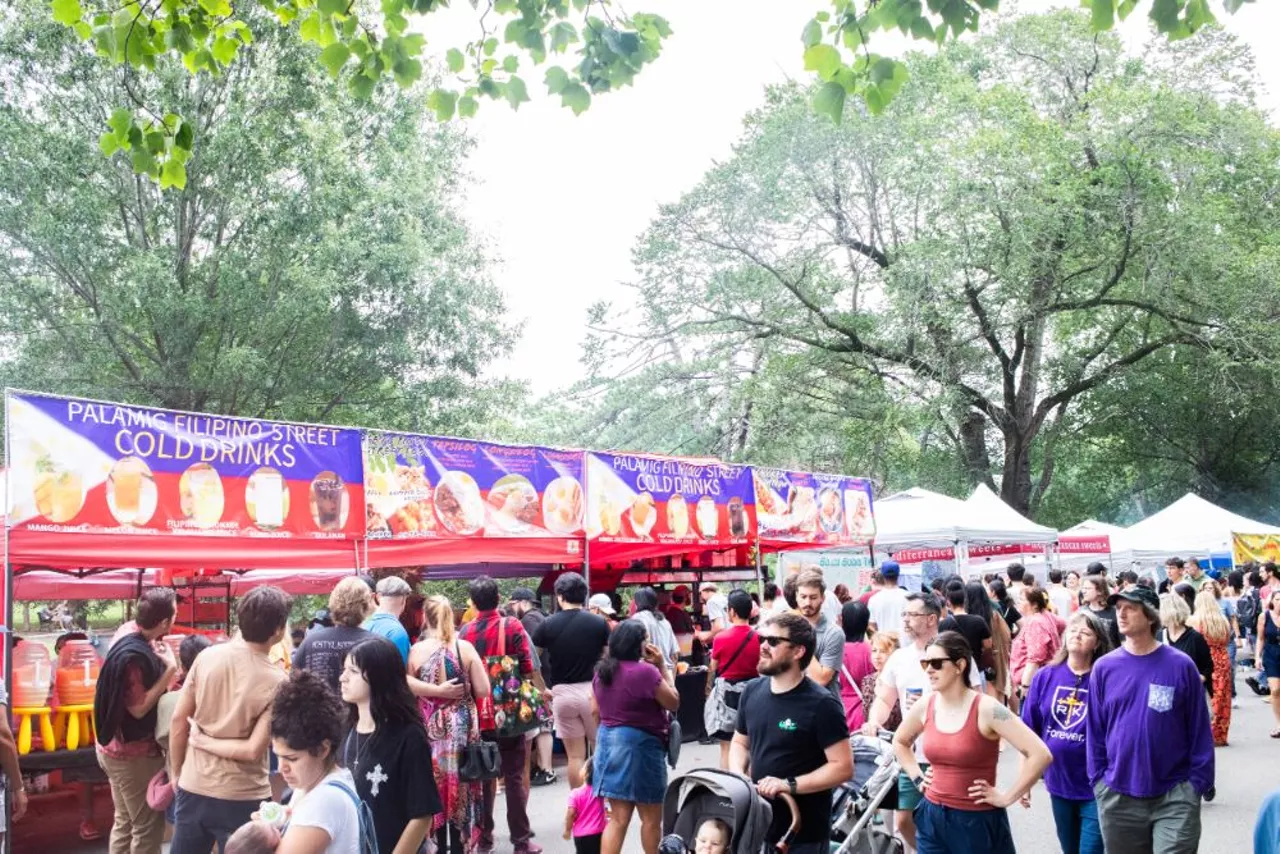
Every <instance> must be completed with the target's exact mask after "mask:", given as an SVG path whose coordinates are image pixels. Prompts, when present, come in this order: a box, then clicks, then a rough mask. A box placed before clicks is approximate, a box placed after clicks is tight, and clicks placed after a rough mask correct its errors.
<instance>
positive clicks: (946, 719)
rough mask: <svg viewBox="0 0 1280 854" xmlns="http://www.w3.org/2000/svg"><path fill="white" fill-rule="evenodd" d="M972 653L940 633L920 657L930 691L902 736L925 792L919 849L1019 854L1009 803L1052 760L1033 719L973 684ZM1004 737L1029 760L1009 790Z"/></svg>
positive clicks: (905, 756)
mask: <svg viewBox="0 0 1280 854" xmlns="http://www.w3.org/2000/svg"><path fill="white" fill-rule="evenodd" d="M972 658H973V653H972V652H971V651H970V650H969V644H968V642H966V641H965V639H964V636H963V635H961V634H959V633H958V632H943V633H942V634H940V635H938V637H937V638H936V639H935V640H934V641H933V643H932V644H930V645H929V647H928V648H927V649H926V650H925V653H924V657H923V658H922V659H921V660H920V666H921V667H923V668H924V669H925V671H926V672H927V673H928V674H929V692H928V693H927V694H926V695H925V698H924V702H920V703H916V704H915V705H914V706H913V707H912V708H911V711H910V712H908V713H907V715H906V718H905V719H904V720H903V722H902V726H900V727H898V732H897V735H896V736H894V740H893V746H894V750H895V751H896V752H897V756H898V761H899V762H900V763H901V764H902V770H903V773H904V774H906V775H907V777H909V778H910V779H911V780H912V781H913V782H914V783H915V784H916V786H918V787H919V788H920V790H921V791H922V792H923V793H924V800H923V801H921V802H920V806H918V807H917V808H916V812H915V821H916V851H917V852H918V854H977V852H984V854H1014V851H1015V848H1014V845H1013V835H1012V833H1011V832H1010V830H1009V817H1008V815H1006V813H1005V808H1006V807H1008V806H1009V805H1010V804H1013V803H1015V802H1017V800H1018V799H1019V798H1021V797H1022V796H1023V795H1024V794H1025V793H1027V792H1029V791H1030V790H1031V787H1032V786H1034V785H1035V783H1036V781H1037V780H1039V779H1040V776H1041V775H1042V774H1043V773H1044V769H1045V768H1047V767H1048V766H1049V763H1050V762H1051V761H1052V756H1051V755H1050V753H1049V748H1047V747H1045V744H1044V742H1042V741H1041V740H1040V739H1039V738H1038V737H1037V736H1036V734H1035V733H1033V732H1032V731H1031V730H1030V729H1028V728H1027V725H1026V724H1024V723H1023V722H1022V721H1021V720H1019V719H1018V718H1017V716H1015V715H1014V714H1012V713H1011V712H1010V711H1009V710H1008V709H1006V708H1005V707H1004V706H1002V705H1000V704H999V703H997V702H996V701H995V700H994V699H992V698H991V697H987V696H984V695H981V694H979V693H978V692H977V691H974V690H973V689H971V688H970V687H969V686H968V681H967V679H966V675H967V674H968V672H969V662H970V660H971V659H972ZM1001 738H1003V739H1005V740H1006V741H1008V742H1009V743H1010V744H1012V745H1013V746H1014V748H1016V749H1017V750H1018V752H1019V753H1021V754H1022V755H1023V757H1024V759H1023V762H1022V765H1021V768H1020V770H1019V773H1018V779H1017V780H1016V781H1015V782H1014V784H1013V786H1012V787H1010V788H1009V789H1006V790H1004V791H1001V790H1000V789H997V788H996V786H995V782H996V766H997V764H998V763H999V759H1000V739H1001ZM917 741H919V742H920V744H919V745H917V743H916V742H917Z"/></svg>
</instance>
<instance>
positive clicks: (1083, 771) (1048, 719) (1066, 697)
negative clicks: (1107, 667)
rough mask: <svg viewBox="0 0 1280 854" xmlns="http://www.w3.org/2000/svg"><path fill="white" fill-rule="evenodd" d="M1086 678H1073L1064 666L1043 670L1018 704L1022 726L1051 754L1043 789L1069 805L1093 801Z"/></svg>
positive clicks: (1038, 673) (1085, 676)
mask: <svg viewBox="0 0 1280 854" xmlns="http://www.w3.org/2000/svg"><path fill="white" fill-rule="evenodd" d="M1089 676H1090V674H1088V673H1086V674H1085V675H1084V676H1076V675H1075V674H1074V673H1072V672H1071V668H1070V667H1068V666H1067V665H1066V664H1065V663H1063V664H1054V665H1051V666H1049V667H1045V668H1043V669H1041V670H1039V671H1037V672H1036V675H1035V677H1034V678H1032V680H1031V691H1030V692H1029V693H1028V694H1027V698H1026V700H1024V701H1023V703H1022V721H1023V723H1025V724H1026V725H1027V726H1028V727H1030V728H1031V731H1032V732H1034V733H1035V734H1036V735H1038V736H1040V738H1041V740H1042V741H1044V743H1045V745H1047V746H1048V748H1049V752H1050V753H1052V754H1053V762H1052V763H1051V764H1050V765H1049V767H1048V768H1046V769H1045V772H1044V787H1045V788H1046V789H1048V790H1049V794H1051V795H1054V796H1056V797H1059V798H1066V799H1068V800H1072V801H1091V800H1093V787H1092V786H1090V785H1089V768H1088V751H1087V750H1086V749H1085V729H1086V727H1085V721H1086V720H1087V719H1088V717H1089V711H1090V709H1089V694H1090V690H1089Z"/></svg>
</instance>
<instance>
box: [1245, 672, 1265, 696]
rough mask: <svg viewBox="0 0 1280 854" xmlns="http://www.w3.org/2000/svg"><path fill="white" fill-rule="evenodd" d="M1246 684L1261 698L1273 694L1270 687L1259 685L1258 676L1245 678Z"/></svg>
mask: <svg viewBox="0 0 1280 854" xmlns="http://www.w3.org/2000/svg"><path fill="white" fill-rule="evenodd" d="M1244 684H1246V685H1248V686H1249V687H1250V688H1251V689H1253V693H1255V694H1257V695H1258V696H1259V697H1265V696H1267V695H1268V694H1270V693H1271V689H1270V688H1269V687H1267V686H1264V685H1259V684H1258V677H1257V676H1246V677H1245V678H1244Z"/></svg>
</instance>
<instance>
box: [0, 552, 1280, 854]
mask: <svg viewBox="0 0 1280 854" xmlns="http://www.w3.org/2000/svg"><path fill="white" fill-rule="evenodd" d="M1167 572H1168V578H1167V579H1166V580H1165V581H1163V582H1162V583H1160V584H1157V583H1156V581H1155V580H1154V579H1152V578H1140V577H1137V576H1136V575H1134V574H1133V573H1130V572H1122V573H1120V574H1119V576H1118V577H1117V579H1116V580H1115V583H1116V586H1115V588H1114V589H1113V588H1112V583H1111V581H1110V580H1109V579H1108V578H1107V577H1106V573H1105V570H1104V568H1103V567H1101V565H1094V566H1091V567H1090V569H1089V571H1088V572H1086V573H1085V574H1084V575H1083V576H1079V575H1077V574H1076V573H1065V574H1064V573H1062V572H1060V571H1057V570H1051V571H1049V572H1048V574H1047V578H1046V579H1045V582H1046V583H1044V584H1043V585H1042V584H1040V583H1038V581H1037V580H1036V579H1035V578H1033V577H1032V575H1031V574H1030V573H1028V572H1027V571H1026V570H1025V568H1023V567H1022V566H1021V565H1018V564H1014V565H1011V566H1009V567H1008V568H1007V569H1006V570H1005V571H1004V572H1003V573H1001V574H999V575H990V576H987V577H984V578H981V579H976V578H975V579H969V580H966V579H963V578H960V577H958V576H952V577H949V578H940V579H937V580H936V581H934V582H933V583H932V585H931V586H930V587H929V588H928V589H925V590H921V591H909V590H907V589H905V588H904V587H902V586H900V585H899V580H900V568H899V567H898V565H897V564H896V563H894V562H892V561H888V562H885V563H884V564H883V565H882V566H881V567H880V568H879V569H877V570H876V571H875V572H874V573H873V574H872V577H871V583H870V585H869V586H868V589H866V590H864V591H858V592H856V593H854V592H851V591H850V590H849V589H848V588H847V587H846V586H845V585H838V586H836V587H835V588H834V589H828V587H827V585H826V582H825V579H824V577H823V574H822V572H821V571H820V570H817V569H815V568H807V569H802V570H800V571H799V572H796V573H793V574H791V575H790V576H789V577H788V578H787V579H786V582H785V584H783V585H782V587H781V588H779V587H777V586H776V585H774V584H772V583H768V584H765V585H764V588H763V589H762V590H761V591H760V595H759V596H756V595H754V594H751V593H749V592H748V591H746V590H743V589H735V590H732V591H730V592H728V593H727V594H726V593H724V592H723V591H721V590H720V589H718V588H717V586H716V585H714V584H704V585H701V586H700V589H699V590H698V596H699V598H700V600H701V602H700V604H701V608H700V609H698V610H699V611H700V616H701V618H702V619H701V620H700V621H699V620H696V619H695V618H694V617H693V616H692V615H690V613H689V611H687V610H686V606H687V605H688V604H690V603H691V602H692V599H693V597H692V595H690V593H691V591H689V590H688V589H687V588H680V589H677V590H676V591H672V592H671V593H669V594H667V595H666V596H661V595H660V594H659V592H658V591H656V590H654V589H652V588H640V589H637V590H635V591H634V592H633V594H632V596H631V599H630V602H629V603H628V607H627V608H625V609H624V608H623V606H622V602H621V601H620V599H619V598H617V597H616V596H610V595H606V594H596V595H594V596H592V595H590V593H589V590H588V586H587V582H586V581H585V579H584V578H583V577H582V576H581V575H578V574H576V573H571V572H570V573H564V574H562V575H560V576H559V577H558V578H557V580H556V582H555V584H554V599H555V608H554V610H553V612H552V613H551V614H549V615H548V614H546V613H544V612H543V611H542V608H541V603H540V601H539V599H538V597H537V596H535V594H534V593H533V591H531V590H528V589H524V588H520V589H517V590H515V591H513V592H512V594H511V595H510V596H509V597H507V599H506V601H502V597H501V596H500V593H499V587H498V585H497V583H496V582H495V581H494V580H493V579H491V578H488V577H485V576H481V577H478V578H475V579H473V580H472V581H471V582H470V584H469V586H468V600H469V601H468V602H467V603H466V605H467V607H466V610H465V612H464V613H462V614H461V616H459V610H460V609H459V608H458V607H456V604H455V603H453V602H450V601H449V600H448V599H446V598H444V597H440V596H435V597H428V598H426V599H425V601H422V602H421V606H420V610H419V611H418V612H417V616H416V619H410V615H409V614H408V613H407V611H406V608H407V606H408V603H409V600H410V598H411V596H412V593H413V591H412V588H411V587H410V585H409V584H408V583H407V582H405V581H404V580H403V579H401V578H398V577H394V576H390V577H386V578H383V579H381V580H380V581H378V582H377V583H376V585H375V584H373V582H372V580H371V579H366V578H364V577H349V578H345V579H343V580H342V581H341V582H339V583H338V584H337V585H336V587H335V588H334V590H333V591H332V593H331V595H330V597H329V602H328V608H327V613H325V614H324V615H322V617H320V618H318V619H317V620H316V621H315V622H314V623H313V626H312V627H311V628H310V629H309V630H308V631H306V632H305V633H304V634H303V635H302V636H301V637H297V638H295V637H293V636H292V633H291V632H290V628H289V613H290V609H291V600H290V598H289V597H288V596H287V595H286V594H285V593H283V592H282V591H280V590H278V589H276V588H274V587H270V586H265V587H259V588H257V589H254V590H253V591H251V592H249V593H248V594H246V595H245V596H243V597H242V598H241V599H240V600H239V602H238V604H237V608H236V631H235V633H234V637H233V638H232V639H231V640H229V641H227V642H225V643H219V644H210V643H209V642H208V641H207V640H206V639H204V638H202V637H199V636H191V637H189V638H187V639H186V641H184V642H183V644H182V646H181V648H180V650H179V652H178V655H177V656H175V655H174V654H173V652H172V651H171V649H170V647H169V646H168V645H167V644H165V643H163V642H161V639H162V638H164V637H166V636H167V635H169V634H170V632H171V629H172V624H173V619H174V614H175V599H174V593H173V591H172V590H169V589H165V588H152V589H148V590H146V591H144V592H143V594H142V596H141V598H140V599H139V601H138V603H137V608H136V619H135V620H134V621H133V622H132V623H131V624H130V625H127V626H125V627H122V629H121V631H120V632H119V633H117V638H116V639H115V642H114V643H113V645H112V646H111V648H110V650H109V651H108V653H107V655H106V658H105V659H104V661H103V663H102V667H101V671H100V675H99V680H98V689H97V697H96V703H95V723H96V725H97V739H98V744H97V753H98V760H99V763H100V765H101V766H102V769H103V770H104V772H105V773H106V775H107V778H108V780H109V781H110V784H111V790H112V796H113V799H114V803H115V817H114V822H113V827H112V831H111V837H110V850H111V852H112V854H126V852H127V853H128V854H152V852H158V851H159V850H160V847H161V844H162V841H163V840H164V838H165V836H166V824H168V825H171V832H172V840H171V849H170V850H171V851H172V852H174V854H208V852H209V851H210V850H211V849H213V848H214V846H217V848H218V850H220V851H225V852H230V854H243V853H244V852H248V853H249V854H253V852H261V851H278V852H283V854H322V853H331V854H357V852H359V854H364V852H369V851H377V852H381V854H418V852H421V851H425V850H433V851H436V852H441V854H452V853H453V852H468V854H470V852H481V854H483V853H484V852H489V851H492V850H494V849H495V847H496V840H495V829H496V826H497V818H498V815H497V812H498V807H499V804H500V803H501V804H502V805H503V811H504V812H505V818H506V830H507V832H508V835H509V836H508V838H509V839H510V846H511V849H512V850H514V851H515V852H517V854H537V852H539V851H541V850H542V849H541V846H540V845H539V844H538V843H537V842H536V841H535V840H534V839H533V836H534V834H533V829H532V827H531V823H530V819H529V815H528V798H529V788H530V786H531V785H549V784H551V783H554V782H556V781H557V780H558V777H557V776H556V774H555V772H554V770H553V768H552V757H551V742H552V735H553V733H554V735H555V736H556V737H558V738H559V740H560V741H561V742H562V743H563V746H564V750H565V753H566V758H567V768H566V769H565V772H564V773H565V774H566V776H567V778H568V798H567V804H566V813H565V825H564V834H565V839H566V840H571V841H572V842H573V844H574V847H575V850H576V851H578V852H593V854H594V852H608V854H620V852H621V851H622V850H623V847H624V840H625V839H626V837H627V834H628V830H629V828H630V825H631V824H632V822H633V819H634V820H635V821H636V822H638V824H639V838H640V843H641V847H642V848H643V850H644V851H645V852H646V854H656V852H657V851H658V846H659V838H660V835H661V823H662V803H663V800H664V797H665V794H666V789H667V783H668V758H669V753H670V752H671V751H672V749H673V747H674V745H673V744H672V741H673V723H674V721H675V720H676V713H677V711H678V709H679V706H680V702H681V697H680V693H679V692H678V691H677V688H676V674H677V673H678V672H683V668H685V667H686V666H687V662H688V660H689V657H690V655H691V654H692V655H693V656H694V657H699V656H701V657H702V660H705V663H706V665H707V668H706V685H705V693H706V701H705V715H704V718H705V730H706V735H707V737H708V738H709V739H710V740H714V741H718V742H719V743H720V764H721V767H722V768H726V769H730V770H732V771H735V772H738V773H742V774H745V775H748V776H749V777H750V779H752V780H753V781H754V782H755V784H756V787H757V791H758V792H759V794H760V795H761V796H763V797H765V798H770V799H772V798H776V797H777V796H778V795H780V794H782V793H787V794H790V795H791V796H792V797H793V798H794V799H795V802H796V805H797V808H798V810H799V816H800V819H801V821H800V829H799V833H798V834H797V835H795V836H794V837H793V838H791V839H790V840H789V842H790V851H791V852H792V854H817V852H824V854H825V852H826V851H827V850H828V844H829V838H828V837H829V834H830V832H831V823H832V822H831V818H830V811H831V804H832V797H831V795H832V791H833V790H834V789H836V788H837V787H839V786H840V785H841V784H842V783H844V782H846V781H848V780H849V779H851V775H852V757H851V751H850V746H849V738H850V735H851V734H861V735H863V736H865V737H886V738H887V737H891V738H892V739H893V747H894V751H895V753H896V757H897V759H898V762H899V764H900V767H901V769H902V771H901V774H900V777H899V780H898V786H897V789H896V791H895V792H893V793H892V795H891V796H890V797H889V798H886V800H885V802H882V803H881V804H879V805H878V806H879V808H881V809H883V810H892V827H893V828H894V830H895V831H896V833H897V834H898V835H899V836H900V838H901V839H902V840H903V842H904V843H905V845H907V846H908V848H909V849H911V850H915V851H919V852H922V853H923V854H942V853H943V852H948V853H950V852H954V854H962V852H970V851H991V852H1008V851H1013V850H1015V844H1014V840H1013V837H1012V834H1011V830H1010V825H1009V821H1008V816H1007V813H1006V810H1007V809H1008V808H1009V807H1011V806H1013V805H1015V804H1019V803H1022V804H1024V805H1025V804H1027V803H1028V802H1029V798H1030V797H1031V792H1032V789H1033V787H1034V786H1035V784H1036V783H1037V782H1038V781H1039V780H1040V779H1041V778H1042V777H1043V779H1044V783H1045V788H1046V789H1047V791H1048V794H1049V798H1050V800H1051V804H1052V813H1053V817H1054V821H1055V825H1056V828H1057V832H1058V837H1059V840H1060V842H1061V846H1062V849H1063V851H1064V852H1069V854H1096V852H1102V851H1103V850H1104V849H1107V850H1111V851H1125V852H1129V851H1151V852H1163V854H1180V852H1193V851H1196V850H1197V847H1198V844H1199V838H1200V803H1201V801H1202V800H1208V799H1212V798H1213V797H1214V795H1215V789H1214V751H1213V748H1214V746H1215V745H1225V744H1226V743H1227V738H1228V734H1229V729H1230V721H1231V710H1232V707H1233V694H1234V684H1235V680H1234V678H1233V672H1234V666H1235V660H1236V657H1237V655H1238V654H1239V653H1240V652H1241V651H1244V652H1246V653H1247V652H1250V651H1252V652H1253V653H1254V658H1255V660H1256V665H1257V666H1258V667H1259V668H1260V676H1259V677H1257V678H1254V677H1250V679H1249V680H1248V684H1249V685H1250V686H1251V687H1252V688H1253V689H1254V690H1255V691H1256V692H1257V693H1260V694H1266V693H1268V692H1269V693H1270V699H1271V701H1272V703H1273V709H1274V710H1275V712H1276V720H1277V729H1276V731H1274V732H1273V733H1272V735H1273V737H1280V571H1278V570H1277V569H1276V568H1275V567H1274V566H1266V567H1258V568H1252V567H1251V568H1247V569H1246V570H1245V571H1243V572H1233V573H1231V574H1229V575H1228V576H1227V577H1226V578H1224V579H1221V580H1218V579H1215V578H1211V577H1210V576H1209V575H1208V574H1207V573H1205V571H1204V568H1203V567H1202V566H1201V565H1200V564H1199V563H1198V562H1194V561H1192V562H1189V563H1185V562H1182V561H1180V560H1178V559H1171V560H1170V562H1169V564H1168V566H1167ZM664 600H665V601H664ZM458 604H460V603H458ZM624 610H625V612H626V614H627V616H626V617H625V618H624ZM295 644H296V648H294V647H295ZM682 659H683V660H682ZM6 738H7V739H8V742H7V743H9V744H11V743H12V735H11V734H9V735H7V736H6V735H5V732H3V731H0V759H5V760H6V765H5V770H6V771H8V772H9V774H10V778H11V779H13V776H14V775H13V771H12V770H11V769H9V768H8V763H7V756H6V755H5V754H7V752H8V751H6V750H5V749H4V746H5V743H6ZM1002 745H1008V746H1010V747H1012V749H1014V750H1016V751H1017V753H1018V754H1020V764H1019V771H1018V774H1017V775H1016V778H1015V779H1013V780H1012V781H1011V784H1010V785H1009V786H1008V787H1006V788H998V787H997V781H996V766H997V763H998V760H999V756H1000V751H1001V749H1002ZM20 798H23V793H22V792H21V790H20V789H19V791H18V792H16V793H15V809H14V812H15V816H16V815H20V812H21V809H22V805H24V804H25V800H24V799H23V800H21V801H20ZM886 815H887V814H886ZM790 824H791V816H790V813H789V811H788V810H786V809H784V808H781V807H779V808H778V809H775V811H774V821H773V826H772V827H771V829H770V832H769V839H770V840H771V841H772V840H777V839H779V838H780V837H781V836H782V835H783V834H784V833H785V832H786V831H787V829H788V827H789V826H790ZM704 830H705V834H704V832H703V831H704ZM720 830H721V829H720V828H717V827H716V826H714V824H712V823H707V824H706V826H705V827H702V828H700V829H699V834H698V835H699V839H700V840H701V839H702V837H703V836H704V835H705V836H706V837H707V845H708V846H713V847H714V846H715V845H727V844H728V841H729V839H728V836H727V835H723V834H721V832H720ZM726 833H727V829H726ZM721 836H723V838H721ZM698 844H699V845H702V842H699V843H698ZM704 847H706V846H704ZM699 850H701V849H699ZM717 850H723V848H721V849H717Z"/></svg>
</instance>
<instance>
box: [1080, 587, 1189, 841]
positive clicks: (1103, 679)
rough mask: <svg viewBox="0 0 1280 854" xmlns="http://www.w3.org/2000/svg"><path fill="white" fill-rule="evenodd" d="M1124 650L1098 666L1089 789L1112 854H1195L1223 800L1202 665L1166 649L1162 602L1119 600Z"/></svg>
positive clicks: (1144, 593)
mask: <svg viewBox="0 0 1280 854" xmlns="http://www.w3.org/2000/svg"><path fill="white" fill-rule="evenodd" d="M1110 605H1111V606H1112V607H1113V608H1115V609H1116V623H1117V626H1118V628H1119V629H1120V634H1121V635H1122V636H1123V637H1124V646H1123V647H1121V648H1120V649H1118V650H1116V651H1115V652H1113V653H1110V654H1109V655H1104V656H1103V657H1102V658H1100V659H1099V660H1098V663H1097V664H1096V665H1094V668H1093V675H1092V677H1091V681H1092V690H1093V697H1092V700H1091V702H1090V704H1089V716H1088V720H1087V733H1088V737H1087V741H1088V750H1089V756H1088V768H1089V781H1090V782H1091V783H1092V784H1093V786H1094V794H1095V795H1096V797H1097V801H1098V818H1099V822H1100V823H1101V825H1102V838H1103V841H1104V843H1105V844H1106V849H1107V850H1108V851H1116V852H1124V854H1195V852H1196V850H1197V849H1198V848H1199V846H1200V799H1201V798H1202V797H1204V796H1205V795H1206V794H1209V793H1210V792H1212V790H1213V736H1212V734H1211V732H1210V729H1209V708H1208V705H1207V704H1206V703H1205V699H1204V687H1203V686H1202V685H1201V683H1200V674H1199V673H1198V672H1197V671H1196V666H1195V664H1194V663H1193V662H1192V661H1191V659H1190V658H1188V657H1187V656H1186V655H1184V654H1183V653H1181V652H1179V651H1178V650H1176V649H1174V648H1173V647H1171V646H1164V645H1162V644H1160V643H1159V642H1158V641H1157V640H1156V634H1157V632H1159V630H1160V600H1159V598H1158V597H1157V596H1156V594H1155V592H1154V591H1152V590H1149V589H1147V588H1145V587H1141V586H1138V587H1134V588H1133V589H1132V590H1128V591H1125V592H1123V593H1117V594H1115V595H1113V596H1112V597H1111V598H1110Z"/></svg>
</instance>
